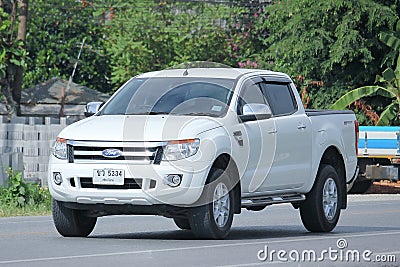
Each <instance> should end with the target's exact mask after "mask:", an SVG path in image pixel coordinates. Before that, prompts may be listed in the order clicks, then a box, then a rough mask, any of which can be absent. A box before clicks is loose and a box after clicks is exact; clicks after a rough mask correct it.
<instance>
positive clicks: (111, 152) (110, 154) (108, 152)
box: [101, 148, 122, 158]
mask: <svg viewBox="0 0 400 267" xmlns="http://www.w3.org/2000/svg"><path fill="white" fill-rule="evenodd" d="M101 154H102V155H103V157H106V158H118V157H120V156H122V152H121V150H119V149H115V148H109V149H104V150H103V151H102V152H101Z"/></svg>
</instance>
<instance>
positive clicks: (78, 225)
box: [52, 199, 97, 237]
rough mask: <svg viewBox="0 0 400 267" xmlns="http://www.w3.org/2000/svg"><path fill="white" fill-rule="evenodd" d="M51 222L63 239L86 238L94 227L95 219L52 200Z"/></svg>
mask: <svg viewBox="0 0 400 267" xmlns="http://www.w3.org/2000/svg"><path fill="white" fill-rule="evenodd" d="M52 212H53V221H54V225H55V226H56V229H57V231H58V232H59V233H60V234H61V235H62V236H65V237H86V236H88V235H89V234H90V233H91V232H92V231H93V228H94V226H95V225H96V221H97V218H92V217H87V216H84V215H83V213H82V211H80V210H74V209H69V208H67V207H65V205H64V203H63V202H60V201H57V200H54V199H53V200H52Z"/></svg>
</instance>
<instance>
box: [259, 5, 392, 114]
mask: <svg viewBox="0 0 400 267" xmlns="http://www.w3.org/2000/svg"><path fill="white" fill-rule="evenodd" d="M397 6H398V1H379V0H335V1H333V0H332V1H331V0H328V1H320V0H308V1H304V0H282V1H279V2H275V4H273V5H271V6H269V7H267V8H266V12H267V13H268V18H267V19H266V20H264V21H259V22H260V24H258V25H256V26H257V27H258V28H261V29H268V31H269V33H270V34H269V36H268V37H267V38H265V40H264V41H263V43H264V45H265V47H266V48H265V50H264V51H262V52H261V53H260V54H259V58H260V60H259V61H260V62H261V61H262V59H264V60H263V64H262V67H263V68H268V69H274V70H279V71H284V72H287V73H289V74H290V75H292V76H293V77H296V76H298V75H300V76H304V77H305V78H306V79H310V80H316V81H323V83H324V86H323V87H321V88H317V89H316V90H315V91H312V92H310V93H311V95H313V97H311V102H310V105H311V106H312V107H314V108H322V107H328V106H330V105H331V99H332V98H333V97H334V96H335V95H337V94H342V93H345V92H346V91H348V90H350V89H351V88H354V87H358V86H361V85H363V84H366V83H372V82H373V80H372V79H373V78H371V77H375V75H376V74H377V73H378V71H379V68H380V65H381V60H382V58H383V55H385V54H386V53H387V52H388V51H389V49H388V48H387V47H386V46H385V45H384V44H383V43H381V42H379V40H378V38H377V37H378V34H379V33H380V32H381V31H382V30H383V29H385V28H390V27H392V25H393V24H394V23H395V22H396V20H397V13H396V8H397Z"/></svg>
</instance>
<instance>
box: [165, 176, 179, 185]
mask: <svg viewBox="0 0 400 267" xmlns="http://www.w3.org/2000/svg"><path fill="white" fill-rule="evenodd" d="M181 182H182V174H168V175H167V176H165V177H164V184H166V185H169V186H171V187H177V186H179V185H180V184H181Z"/></svg>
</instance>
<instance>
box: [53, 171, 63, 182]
mask: <svg viewBox="0 0 400 267" xmlns="http://www.w3.org/2000/svg"><path fill="white" fill-rule="evenodd" d="M53 180H54V183H55V184H56V185H60V184H61V183H62V176H61V173H59V172H53Z"/></svg>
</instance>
